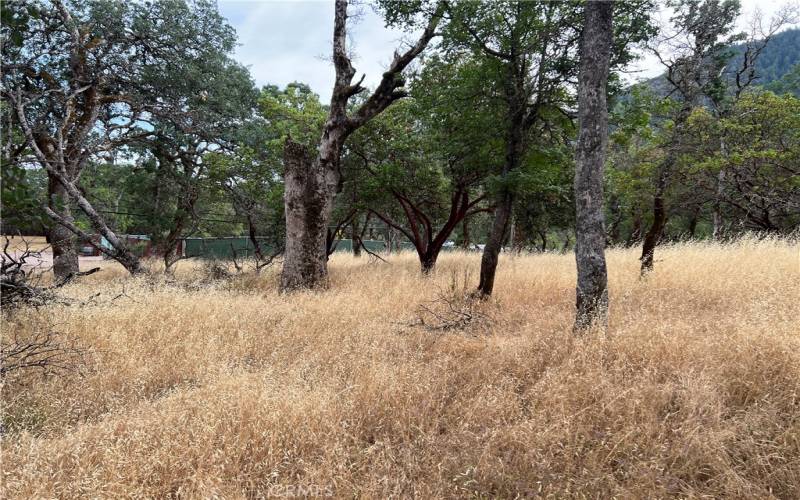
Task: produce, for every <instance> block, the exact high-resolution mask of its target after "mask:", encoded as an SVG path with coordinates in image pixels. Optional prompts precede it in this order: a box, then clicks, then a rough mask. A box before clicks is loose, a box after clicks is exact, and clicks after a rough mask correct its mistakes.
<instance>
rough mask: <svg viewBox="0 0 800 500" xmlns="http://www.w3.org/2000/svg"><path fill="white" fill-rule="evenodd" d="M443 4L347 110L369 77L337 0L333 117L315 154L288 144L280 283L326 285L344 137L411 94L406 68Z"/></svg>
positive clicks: (293, 286) (285, 286) (344, 7)
mask: <svg viewBox="0 0 800 500" xmlns="http://www.w3.org/2000/svg"><path fill="white" fill-rule="evenodd" d="M443 8H444V5H443V4H439V5H438V6H437V8H436V12H435V13H434V14H433V15H432V16H431V18H430V19H429V21H428V24H427V26H426V28H425V30H424V31H423V32H422V34H421V35H420V37H419V39H418V40H417V42H416V43H415V44H414V45H412V46H411V47H409V48H408V50H406V51H405V52H403V53H397V52H396V53H395V55H394V58H393V60H392V63H391V65H390V66H389V69H387V70H386V72H384V73H383V76H382V78H381V81H380V83H379V84H378V86H377V88H376V89H375V91H374V92H373V93H372V94H371V95H370V96H369V97H368V98H367V99H366V100H365V101H364V102H363V104H361V105H360V106H359V107H358V109H356V110H355V111H354V112H353V113H351V114H349V115H348V109H347V108H348V103H349V100H350V98H351V97H353V96H354V95H356V94H359V93H361V92H363V91H364V90H365V88H364V87H362V86H361V82H362V81H363V80H364V77H362V78H361V80H359V81H358V82H357V83H355V84H353V83H352V80H353V76H354V75H355V72H356V71H355V68H353V65H352V63H351V61H350V57H349V56H348V54H347V46H346V42H347V17H348V16H347V0H336V4H335V6H334V21H333V64H334V68H335V71H336V78H335V81H334V86H333V92H332V95H331V104H330V111H329V114H328V119H327V120H326V122H325V125H324V126H323V130H322V137H321V138H320V141H319V143H318V145H317V148H316V155H315V156H312V155H311V154H310V153H309V150H308V148H306V147H305V146H302V145H300V144H297V143H295V142H293V141H291V139H288V140H287V141H286V144H285V148H284V161H285V163H286V164H285V170H286V172H285V195H284V206H285V209H286V252H285V254H284V263H283V271H282V274H281V289H282V290H284V291H290V290H295V289H299V288H317V287H320V286H325V285H326V284H327V278H328V265H327V229H328V225H329V224H330V219H331V212H332V207H333V200H334V197H335V196H336V191H337V189H338V186H339V182H338V181H339V177H340V173H339V159H340V155H341V149H342V145H343V144H344V141H345V139H346V138H347V137H348V136H349V135H350V134H351V133H353V132H354V131H355V130H357V129H358V128H359V127H361V126H362V125H364V124H365V123H367V122H368V121H369V120H371V119H372V118H374V117H375V116H377V115H378V114H380V113H381V112H383V110H385V109H386V108H387V107H389V106H390V105H391V104H392V103H393V102H394V101H396V100H398V99H401V98H403V97H405V96H406V95H407V93H406V92H405V91H404V90H403V89H402V86H403V84H404V82H403V78H402V72H403V70H404V69H405V68H406V67H407V66H408V65H409V64H410V63H411V61H413V60H414V59H415V58H416V57H417V56H418V55H419V54H420V53H421V52H422V51H423V50H424V49H425V47H427V45H428V43H429V42H430V41H431V39H432V38H433V36H434V34H435V30H436V26H438V23H439V21H440V19H441V15H442V11H443Z"/></svg>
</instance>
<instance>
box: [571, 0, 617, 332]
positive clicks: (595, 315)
mask: <svg viewBox="0 0 800 500" xmlns="http://www.w3.org/2000/svg"><path fill="white" fill-rule="evenodd" d="M612 10H613V4H612V3H611V2H587V3H586V7H585V11H584V27H583V37H582V40H581V56H580V57H581V69H580V76H579V82H578V121H579V133H578V144H577V147H576V151H575V156H576V162H575V219H576V227H575V233H576V234H575V261H576V264H577V267H578V282H577V289H576V316H575V327H574V328H575V331H581V330H583V329H584V328H586V327H588V326H590V325H592V324H593V323H597V324H602V325H605V324H606V322H607V311H608V275H607V271H606V256H605V248H606V231H605V227H604V226H605V222H604V215H603V164H604V163H605V156H606V146H607V144H608V107H607V104H606V83H607V81H608V66H609V60H610V57H611V43H612V38H613V31H612V25H611V19H612Z"/></svg>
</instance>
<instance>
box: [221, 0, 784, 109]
mask: <svg viewBox="0 0 800 500" xmlns="http://www.w3.org/2000/svg"><path fill="white" fill-rule="evenodd" d="M218 1H219V10H220V12H221V13H222V15H223V16H225V17H227V18H228V21H229V22H230V23H231V25H232V26H233V27H234V28H236V32H237V33H238V35H239V43H240V45H239V47H238V48H237V50H236V58H237V59H238V60H239V61H240V62H241V63H242V64H244V65H245V66H248V67H249V68H250V72H251V74H252V75H253V78H254V79H255V81H256V83H257V84H258V85H259V86H261V85H266V84H269V83H272V84H277V85H279V86H284V85H286V84H287V83H290V82H293V81H300V82H304V83H308V84H309V85H311V88H312V89H314V91H315V92H317V93H318V94H319V95H320V96H321V97H322V99H323V101H327V100H328V99H330V95H331V87H332V85H333V66H332V64H331V63H330V52H331V37H332V33H333V1H332V0H218ZM785 3H786V1H785V0H742V11H743V13H744V14H745V16H743V17H747V14H749V13H751V12H752V11H753V9H754V8H756V7H758V8H760V9H761V10H762V11H763V12H764V14H766V15H770V14H772V13H774V12H775V11H776V10H777V9H778V8H779V6H781V5H784V4H785ZM361 10H362V14H363V15H362V17H361V18H360V19H358V20H356V22H355V23H352V21H351V23H352V24H351V26H349V29H350V35H351V37H350V39H351V41H350V43H351V47H352V48H353V49H354V50H355V55H356V57H355V60H354V61H353V65H354V66H355V68H356V71H357V77H360V75H361V74H362V73H366V75H367V78H366V80H365V82H366V83H367V84H368V85H371V86H375V85H377V83H378V81H379V80H380V75H381V74H382V73H383V70H384V69H385V68H386V66H387V65H388V63H389V62H390V61H391V57H392V53H393V51H394V49H395V48H396V47H397V45H398V43H399V41H400V40H401V39H402V38H403V35H404V34H403V32H402V31H397V30H390V29H387V28H385V27H384V25H383V20H382V19H381V18H380V16H378V15H376V14H375V13H374V12H373V11H372V9H371V8H370V7H369V6H364V7H362V8H361ZM665 20H666V18H665ZM742 28H744V22H742ZM631 69H633V70H639V71H637V72H633V73H630V74H629V79H634V78H635V77H639V76H641V77H651V76H655V75H656V74H658V73H659V72H660V69H659V67H658V64H657V63H656V62H655V61H654V60H653V59H652V58H645V59H643V60H641V61H639V62H638V63H637V64H636V65H635V67H634V68H631Z"/></svg>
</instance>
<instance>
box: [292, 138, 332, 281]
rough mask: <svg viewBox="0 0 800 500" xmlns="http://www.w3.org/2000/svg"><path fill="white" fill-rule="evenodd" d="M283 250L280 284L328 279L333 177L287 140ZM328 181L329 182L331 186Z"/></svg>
mask: <svg viewBox="0 0 800 500" xmlns="http://www.w3.org/2000/svg"><path fill="white" fill-rule="evenodd" d="M283 154H284V169H285V173H284V185H285V188H284V189H285V192H284V204H285V208H286V250H285V252H284V261H283V272H282V274H281V288H282V289H283V290H285V291H289V290H294V289H298V288H315V287H320V286H325V285H326V284H327V280H328V255H327V249H326V238H327V230H328V221H330V217H331V210H332V208H333V196H334V193H335V189H336V179H335V177H334V176H333V172H334V171H332V170H329V169H325V168H322V166H321V162H320V161H319V159H313V158H312V157H311V155H310V154H309V152H308V149H307V148H306V147H305V146H303V145H301V144H298V143H296V142H293V141H291V140H288V141H286V144H285V146H284V152H283ZM331 184H333V185H332V186H331Z"/></svg>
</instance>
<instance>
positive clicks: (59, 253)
mask: <svg viewBox="0 0 800 500" xmlns="http://www.w3.org/2000/svg"><path fill="white" fill-rule="evenodd" d="M47 194H48V199H47V206H48V207H49V208H50V210H53V211H54V212H56V213H58V214H59V215H60V216H61V217H63V218H64V219H66V220H69V221H72V220H73V219H72V211H71V210H70V206H69V198H68V197H67V192H66V190H65V189H64V186H63V185H61V183H60V182H58V180H57V179H55V178H54V177H53V176H51V175H48V176H47ZM47 240H48V242H49V243H50V247H51V248H52V251H53V274H54V275H55V279H56V281H61V280H65V279H67V278H69V277H70V276H72V275H74V274H75V273H77V272H78V271H79V266H78V249H77V248H76V245H77V240H76V238H75V235H74V234H73V233H72V231H70V230H69V229H67V228H66V227H64V226H63V225H61V224H59V223H57V222H52V223H51V225H50V228H49V230H48V233H47Z"/></svg>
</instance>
